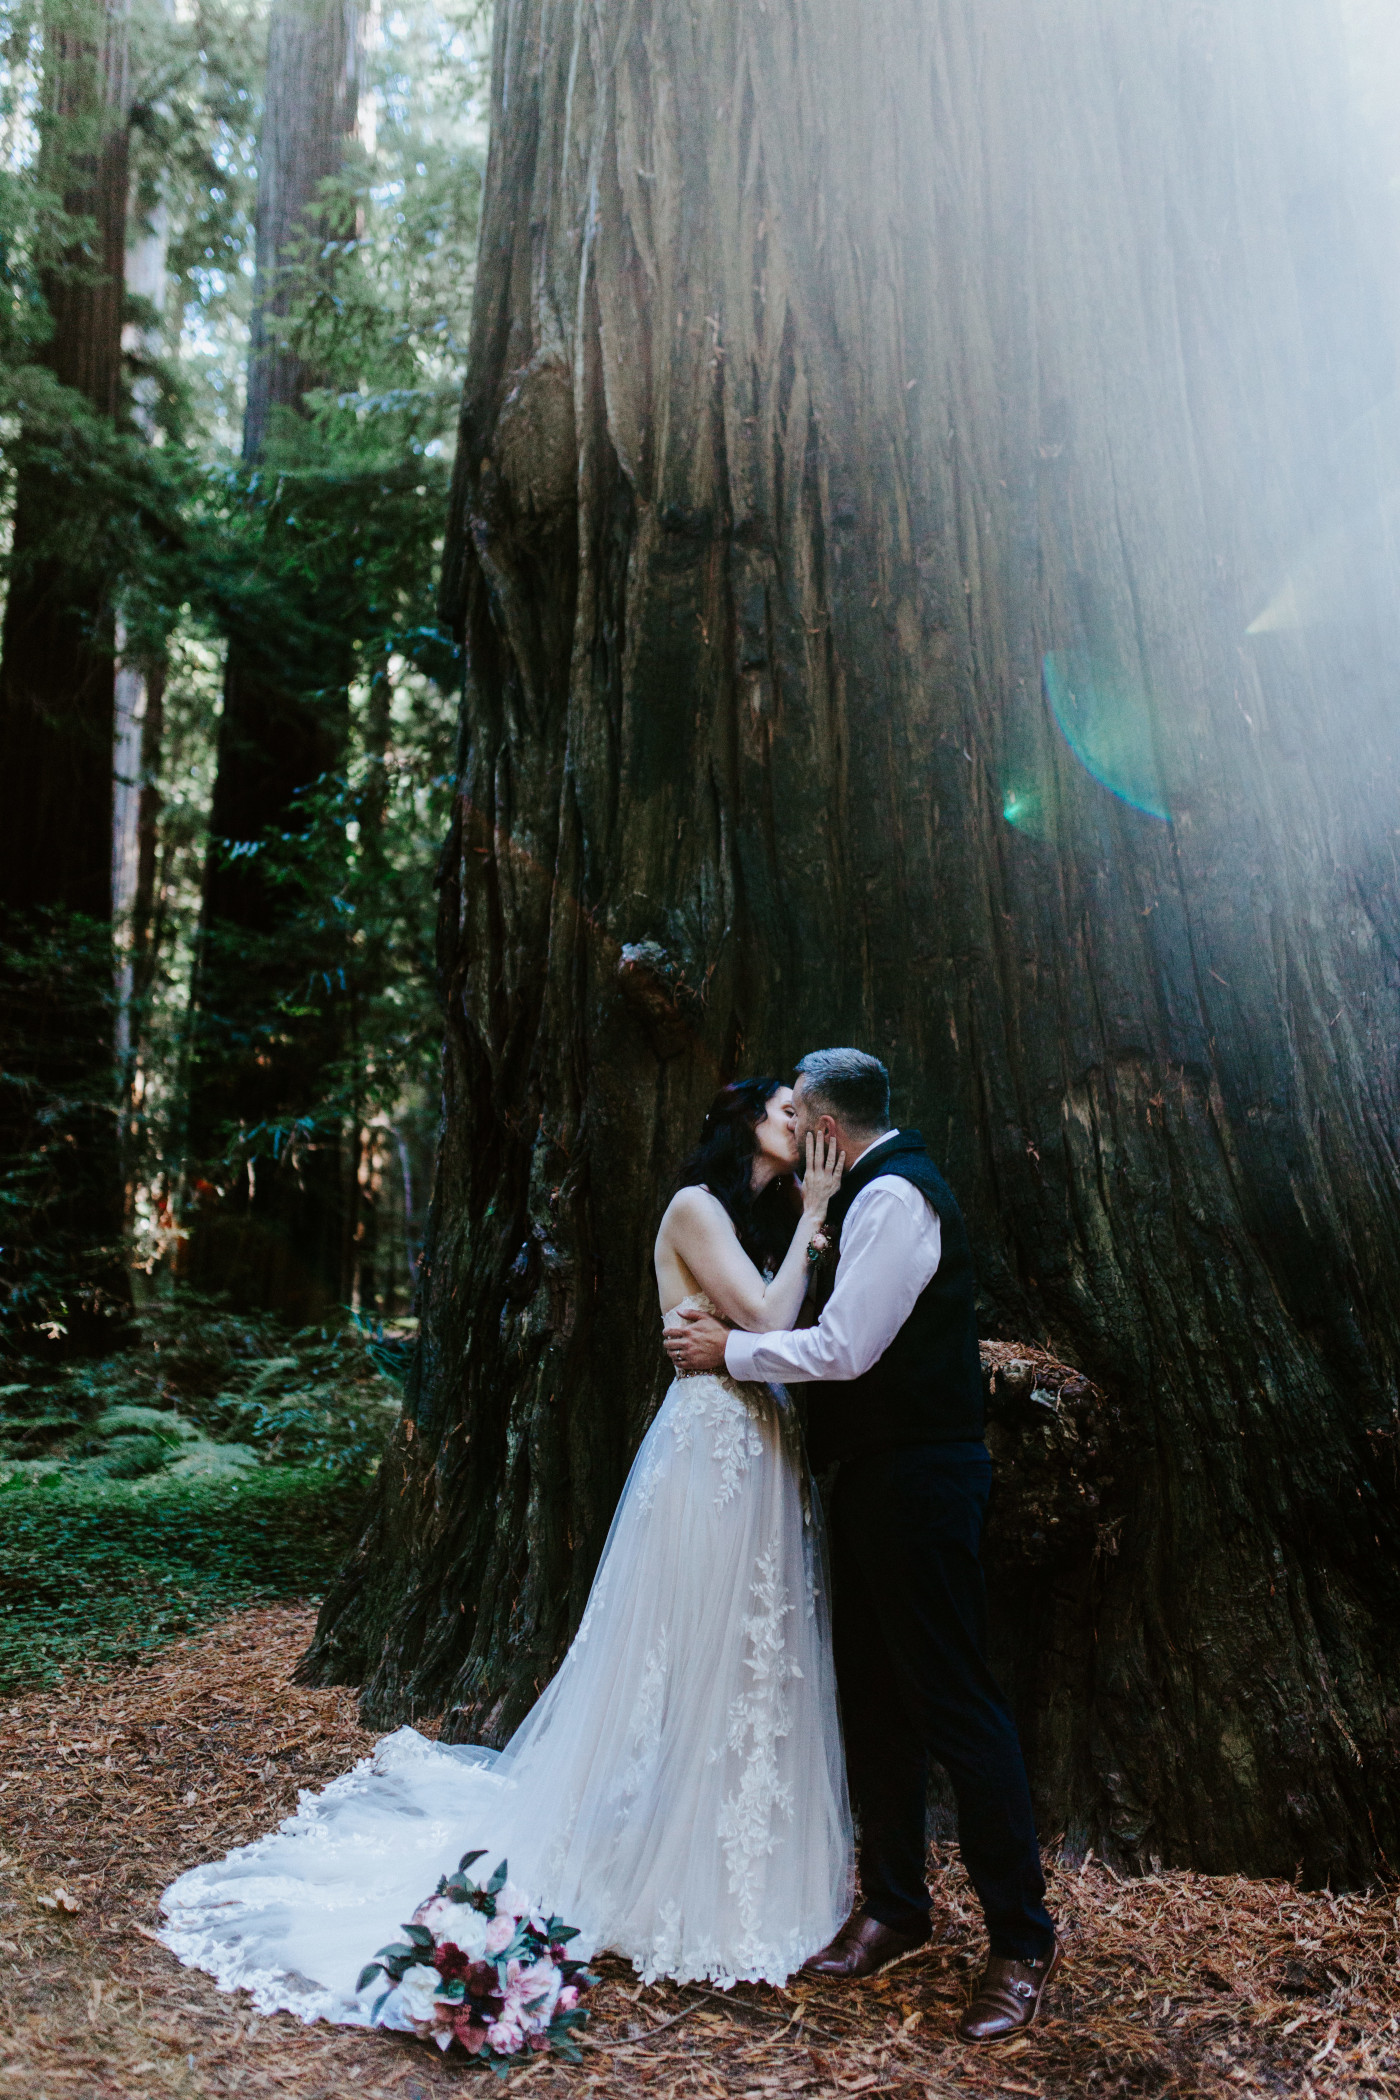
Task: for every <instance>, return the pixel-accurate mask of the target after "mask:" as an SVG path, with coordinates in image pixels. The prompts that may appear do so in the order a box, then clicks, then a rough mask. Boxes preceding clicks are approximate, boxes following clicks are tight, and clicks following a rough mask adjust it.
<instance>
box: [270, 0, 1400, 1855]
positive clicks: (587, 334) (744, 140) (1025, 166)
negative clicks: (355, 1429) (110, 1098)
mask: <svg viewBox="0 0 1400 2100" xmlns="http://www.w3.org/2000/svg"><path fill="white" fill-rule="evenodd" d="M495 68H496V71H495V106H494V130H493V138H492V147H491V162H490V172H489V177H488V185H487V200H486V212H485V218H484V223H483V230H482V242H481V262H480V274H479V280H478V290H477V307H476V316H475V323H474V336H473V345H472V361H471V368H470V372H469V375H468V381H467V389H466V398H465V403H464V408H463V417H462V434H461V446H460V451H459V455H458V458H459V471H458V477H457V485H456V490H455V494H454V499H453V514H452V521H451V539H450V546H449V554H448V565H447V582H446V593H447V602H448V605H449V608H450V610H451V613H452V616H453V617H454V618H456V619H457V620H459V621H460V622H461V624H462V627H463V630H464V633H465V637H466V641H467V645H468V650H469V659H470V663H469V672H468V677H467V684H466V691H465V696H464V712H463V747H462V749H463V756H462V769H461V780H460V795H459V799H458V804H457V819H456V824H455V828H454V830H453V833H452V836H451V839H450V841H449V844H448V848H447V851H446V854H445V857H444V861H443V905H442V918H441V940H442V966H443V978H444V986H445V992H446V1001H447V1046H446V1063H445V1095H444V1122H443V1130H442V1145H441V1155H440V1162H439V1168H438V1181H437V1190H436V1196H435V1203H434V1212H433V1224H432V1231H431V1241H430V1246H429V1250H428V1255H427V1278H426V1282H425V1284H424V1287H423V1304H422V1311H423V1344H422V1350H421V1355H420V1360H419V1364H418V1369H417V1374H416V1378H415V1380H414V1383H413V1386H412V1389H411V1393H410V1398H409V1403H408V1407H407V1410H406V1416H405V1421H404V1424H403V1428H402V1431H401V1434H400V1437H399V1440H398V1441H397V1443H396V1445H395V1446H394V1448H393V1451H392V1453H391V1456H390V1459H389V1461H388V1462H387V1463H386V1466H385V1468H384V1472H383V1476H382V1484H381V1492H380V1495H379V1499H378V1502H377V1505H376V1508H375V1511H374V1514H373V1518H372V1521H371V1523H370V1526H369V1529H368V1531H367V1533H366V1535H365V1538H364V1540H363V1542H362V1545H361V1547H360V1549H359V1551H358V1553H357V1555H356V1557H355V1559H354V1561H353V1562H352V1564H351V1566H350V1567H349V1568H348V1569H347V1571H346V1573H345V1574H344V1576H343V1577H342V1579H341V1581H340V1583H339V1585H338V1586H337V1588H336V1590H335V1592H334V1594H333V1595H332V1597H331V1598H330V1599H329V1600H328V1602H327V1604H326V1607H325V1609H324V1611H323V1615H322V1620H321V1626H320V1629H319V1633H318V1638H317V1643H316V1645H315V1647H314V1648H313V1651H312V1654H311V1656H310V1657H309V1658H308V1664H307V1668H308V1669H310V1670H312V1671H316V1672H319V1673H320V1674H321V1675H322V1676H324V1677H335V1676H339V1677H341V1678H349V1679H359V1680H361V1681H363V1683H364V1705H365V1710H366V1713H367V1714H368V1715H369V1716H370V1717H371V1718H372V1719H374V1720H375V1721H389V1720H391V1719H393V1718H396V1717H399V1716H402V1715H405V1714H411V1713H415V1712H433V1711H437V1710H442V1709H446V1713H447V1720H446V1728H447V1732H448V1733H449V1734H450V1735H452V1736H454V1737H457V1738H463V1737H471V1736H485V1737H487V1738H489V1739H499V1738H500V1737H501V1735H502V1734H503V1733H504V1731H506V1730H507V1729H508V1728H509V1727H510V1725H511V1724H512V1723H513V1722H514V1721H515V1720H516V1719H518V1717H519V1716H520V1714H521V1712H522V1711H523V1709H524V1708H525V1706H526V1705H527V1703H528V1702H529V1701H530V1700H531V1699H532V1698H533V1696H534V1694H535V1691H536V1689H537V1687H538V1686H539V1685H540V1684H541V1683H542V1682H543V1681H544V1679H545V1678H546V1677H547V1675H548V1673H549V1671H550V1669H551V1668H552V1667H553V1665H554V1664H555V1662H556V1661H557V1659H558V1657H559V1655H560V1653H561V1650H562V1647H563V1645H564V1643H565V1642H566V1640H567V1638H568V1635H569V1632H570V1629H571V1628H572V1626H573V1625H574V1624H575V1623H576V1621H577V1618H578V1615H579V1612H580V1609H581V1607H582V1604H583V1600H584V1597H585V1593H586V1591H587V1588H588V1583H589V1577H590V1574H591V1572H592V1569H593V1567H594V1565H595V1562H596V1559H597V1555H598V1553H599V1550H600V1548H601V1545H602V1541H603V1538H604V1534H605V1531H606V1527H607V1524H608V1521H609V1518H610V1515H611V1512H612V1508H613V1503H614V1499H615V1497H616V1495H617V1492H618V1489H619V1487H620V1485H621V1482H622V1479H623V1475H624V1471H625V1468H626V1465H627V1462H628V1459H629V1457H630V1454H631V1453H632V1451H633V1450H634V1448H635V1446H636V1443H637V1441H638V1438H639V1436H640V1434H641V1432H642V1429H643V1427H644V1425H645V1423H646V1421H647V1420H648V1417H649V1414H650V1412H651V1410H652V1409H653V1407H654V1406H655V1404H656V1401H657V1399H658V1396H659V1394H660V1392H661V1391H662V1389H663V1384H664V1378H665V1367H664V1363H663V1359H662V1357H661V1354H660V1350H659V1343H658V1318H657V1307H656V1299H655V1291H654V1286H653V1283H652V1278H651V1273H650V1260H649V1256H650V1248H651V1242H652V1236H653V1232H654V1229H655V1224H656V1219H657V1215H658V1212H659V1210H660V1208H661V1206H662V1203H663V1201H664V1199H665V1195H666V1191H667V1184H668V1177H669V1176H670V1175H671V1173H672V1172H673V1170H674V1168H675V1165H676V1163H677V1161H678V1158H679V1157H680V1155H681V1153H682V1150H683V1149H684V1147H685V1145H686V1144H687V1142H688V1140H689V1139H690V1138H691V1137H692V1135H693V1133H694V1132H695V1130H696V1127H697V1125H698V1122H699V1119H700V1115H701V1112H702V1110H703V1107H704V1105H705V1102H706V1100H707V1097H708V1096H709V1094H710V1093H711V1091H712V1089H713V1088H714V1086H715V1085H716V1083H717V1081H719V1080H721V1079H724V1078H727V1077H728V1076H729V1074H730V1073H732V1072H734V1071H736V1070H742V1071H748V1072H753V1071H786V1070H788V1069H789V1068H790V1064H791V1060H792V1059H793V1058H794V1057H795V1056H796V1055H797V1054H798V1053H800V1052H801V1051H803V1050H805V1049H807V1048H809V1047H811V1046H813V1045H815V1044H821V1043H833V1042H836V1043H841V1042H856V1043H860V1044H863V1045H866V1046H868V1047H870V1048H872V1049H876V1050H879V1051H881V1052H883V1053H884V1054H885V1055H886V1056H887V1057H888V1060H889V1062H890V1064H891V1067H892V1071H893V1076H894V1086H895V1105H896V1113H897V1115H898V1117H899V1118H900V1120H901V1121H903V1122H905V1123H917V1124H919V1125H920V1126H921V1127H922V1129H923V1130H924V1132H925V1134H926V1136H927V1138H928V1139H929V1141H930V1143H931V1145H932V1147H933V1150H934V1151H935V1153H936V1155H937V1156H938V1157H939V1159H940V1160H941V1161H942V1162H943V1164H944V1165H945V1167H946V1169H947V1171H948V1173H949V1176H950V1178H951V1180H952V1181H953V1183H954V1185H955V1187H956V1188H957V1189H958V1191H959V1193H960V1195H961V1197H962V1199H963V1201H964V1203H965V1205H966V1208H967V1211H968V1215H969V1220H970V1223H971V1226H972V1230H973V1233H974V1238H975V1242H976V1245H977V1249H978V1255H979V1266H980V1276H981V1282H982V1287H983V1293H984V1303H983V1308H982V1310H983V1322H984V1332H985V1333H987V1334H988V1335H989V1336H993V1337H996V1336H1000V1337H1003V1338H1005V1339H1020V1340H1021V1341H1023V1342H1025V1343H1041V1344H1044V1345H1047V1346H1048V1347H1049V1348H1050V1350H1051V1351H1052V1352H1053V1353H1054V1354H1056V1355H1058V1356H1059V1357H1061V1358H1068V1359H1071V1360H1073V1361H1075V1362H1077V1363H1078V1364H1079V1365H1081V1366H1082V1368H1083V1369H1084V1370H1085V1371H1086V1372H1087V1373H1089V1374H1090V1376H1091V1377H1092V1378H1093V1379H1094V1380H1095V1381H1096V1382H1097V1383H1098V1385H1099V1386H1100V1387H1102V1389H1103V1391H1104V1392H1105V1393H1106V1394H1107V1396H1108V1398H1107V1400H1106V1401H1104V1403H1103V1404H1102V1405H1100V1406H1096V1407H1095V1408H1089V1409H1082V1410H1081V1411H1080V1415H1079V1417H1076V1414H1075V1409H1074V1407H1073V1405H1072V1404H1071V1403H1070V1402H1069V1401H1068V1400H1066V1401H1064V1402H1062V1404H1061V1406H1060V1407H1059V1409H1057V1410H1052V1409H1050V1408H1048V1407H1047V1406H1046V1405H1045V1404H1044V1402H1043V1401H1034V1400H1032V1399H1030V1398H1029V1397H1027V1396H1026V1393H1025V1381H1024V1380H1023V1381H1022V1383H1021V1388H1020V1390H1021V1395H1022V1397H1021V1398H1020V1399H1019V1400H1010V1399H1009V1400H1007V1401H1006V1403H1005V1408H1004V1411H1003V1412H1002V1413H1001V1415H1000V1416H999V1419H998V1422H997V1427H996V1441H997V1446H998V1449H999V1450H1000V1451H1001V1452H1002V1454H1003V1456H1004V1458H1005V1460H1006V1468H1007V1469H1006V1472H1005V1474H1004V1478H1003V1483H1002V1489H1001V1506H1000V1511H999V1514H998V1517H997V1519H996V1521H995V1523H994V1526H993V1532H992V1536H991V1539H990V1542H989V1549H988V1551H989V1560H990V1564H991V1574H992V1581H993V1589H994V1600H995V1611H996V1618H997V1641H998V1649H999V1654H1000V1658H1001V1665H1002V1667H1003V1669H1004V1670H1005V1671H1006V1673H1007V1675H1008V1677H1009V1678H1010V1681H1011V1687H1012V1689H1013V1690H1014V1693H1015V1696H1016V1701H1017V1705H1018V1710H1019V1712H1020V1714H1021V1717H1022V1723H1023V1727H1024V1730H1025V1734H1026V1739H1027V1745H1028V1749H1029V1752H1030V1756H1031V1761H1032V1764H1033V1768H1034V1776H1035V1783H1036V1786H1037V1789H1038V1794H1039V1799H1040V1803H1041V1812H1042V1820H1043V1827H1044V1828H1045V1830H1046V1834H1047V1835H1053V1834H1055V1833H1056V1832H1059V1831H1066V1832H1067V1833H1068V1834H1069V1835H1070V1837H1071V1839H1072V1840H1075V1841H1077V1842H1079V1843H1081V1844H1082V1843H1084V1842H1086V1841H1091V1842H1092V1843H1094V1844H1095V1845H1096V1846H1098V1847H1100V1848H1101V1849H1103V1850H1106V1851H1108V1852H1109V1853H1110V1855H1113V1856H1117V1857H1119V1858H1125V1859H1127V1860H1129V1861H1133V1860H1140V1859H1141V1860H1145V1859H1146V1858H1148V1857H1150V1856H1151V1855H1153V1854H1158V1855H1160V1856H1161V1857H1162V1858H1164V1859H1167V1860H1173V1861H1178V1862H1194V1863H1195V1864H1197V1865H1198V1866H1201V1867H1203V1868H1210V1869H1217V1870H1224V1869H1247V1870H1251V1871H1255V1872H1279V1873H1287V1874H1292V1873H1293V1872H1294V1870H1295V1868H1296V1867H1298V1866H1299V1865H1300V1864H1301V1866H1302V1868H1303V1870H1304V1871H1305V1872H1306V1873H1307V1874H1309V1875H1312V1876H1322V1875H1325V1874H1327V1875H1332V1876H1337V1877H1350V1878H1358V1877H1363V1876H1365V1875H1366V1874H1367V1873H1369V1872H1370V1871H1371V1870H1372V1868H1373V1867H1374V1866H1375V1865H1376V1864H1377V1862H1378V1860H1379V1859H1380V1857H1381V1854H1382V1852H1384V1853H1385V1854H1387V1855H1388V1856H1389V1858H1390V1859H1392V1860H1393V1859H1395V1858H1396V1857H1400V1852H1397V1849H1396V1848H1397V1845H1400V1773H1397V1762H1396V1759H1397V1748H1398V1747H1400V1656H1398V1655H1397V1648H1396V1643H1395V1638H1394V1628H1395V1624H1396V1613H1397V1607H1400V1584H1397V1580H1396V1569H1397V1543H1398V1541H1397V1522H1396V1488H1397V1452H1398V1451H1400V1444H1397V1414H1396V1360H1397V1342H1400V1183H1398V1182H1397V1174H1396V1167H1397V1141H1398V1140H1400V1126H1398V1124H1397V1100H1396V1047H1395V1046H1396V1044H1397V1042H1400V1012H1397V989H1398V988H1400V987H1398V985H1397V978H1398V976H1400V954H1397V941H1396V928H1397V923H1400V922H1398V921H1397V888H1396V865H1395V850H1394V836H1393V827H1394V824H1395V821H1396V820H1395V814H1394V813H1395V808H1396V803H1395V799H1394V796H1395V786H1396V738H1395V734H1394V731H1393V728H1392V726H1391V722H1392V720H1393V716H1392V715H1391V712H1390V710H1391V705H1392V703H1391V699H1390V694H1391V692H1392V690H1393V680H1394V676H1395V672H1396V668H1397V661H1398V660H1400V647H1398V646H1397V644H1400V630H1398V629H1397V624H1396V619H1395V614H1394V606H1393V603H1392V602H1391V599H1392V596H1393V593H1392V592H1391V588H1390V584H1389V576H1388V568H1387V561H1386V554H1387V550H1388V546H1389V545H1391V544H1393V541H1392V540H1391V538H1390V527H1391V523H1392V520H1393V518H1394V511H1395V501H1396V499H1395V495H1394V491H1395V489H1396V487H1397V485H1400V457H1398V456H1397V453H1396V449H1395V430H1394V416H1393V402H1394V398H1395V397H1394V394H1393V392H1392V389H1393V388H1394V386H1395V373H1394V369H1393V346H1394V342H1395V334H1396V331H1395V310H1394V290H1393V287H1394V283H1395V274H1396V273H1395V244H1394V240H1393V227H1392V225H1391V222H1390V219H1389V217H1388V216H1387V213H1388V210H1389V207H1388V206H1386V205H1385V204H1384V203H1383V201H1382V199H1381V196H1380V191H1379V185H1378V184H1372V183H1371V181H1370V177H1369V175H1368V171H1367V168H1366V166H1365V163H1364V157H1363V156H1364V151H1365V145H1366V141H1365V136H1364V131H1363V129H1362V127H1361V126H1360V124H1359V123H1358V121H1357V119H1356V115H1355V112H1354V110H1353V108H1352V106H1351V102H1350V99H1349V98H1350V92H1351V89H1350V84H1349V83H1350V79H1351V75H1349V74H1348V73H1347V72H1346V71H1345V70H1344V46H1343V42H1342V38H1341V31H1340V25H1339V20H1338V16H1337V14H1336V12H1335V10H1334V8H1333V6H1332V5H1331V4H1330V0H1268V4H1267V5H1265V4H1264V0H1238V4H1237V5H1235V6H1233V7H1231V8H1228V9H1223V10H1222V9H1202V8H1200V7H1198V6H1196V5H1194V4H1187V0H1165V4H1163V0H1081V4H1076V5H1074V6H1058V5H1055V6H1050V7H1046V6H1043V5H1038V4H1033V0H917V4H916V0H889V4H888V5H885V6H882V7H880V8H878V9H870V10H862V11H861V12H860V14H859V20H858V23H857V20H856V18H855V17H853V15H852V12H851V10H850V9H849V8H846V7H842V6H838V5H836V4H835V0H804V4H803V5H802V6H800V7H798V6H795V5H791V4H789V0H767V4H766V5H764V4H762V0H756V4H751V5H745V6H742V7H741V6H737V5H733V4H729V0H700V4H696V5H686V6H682V5H679V4H677V0H602V4H600V5H596V6H584V5H582V4H577V5H575V4H564V0H503V4H502V6H501V9H500V16H499V23H498V30H497V40H496V56H495ZM1011 1384H1012V1385H1013V1386H1014V1384H1015V1381H1014V1380H1013V1381H1011ZM1000 1404H1001V1403H999V1405H1000ZM1081 1425H1082V1426H1081ZM1076 1437H1077V1439H1078V1441H1077V1442H1076ZM1028 1481H1029V1482H1030V1485H1031V1487H1033V1488H1034V1489H1035V1492H1034V1493H1032V1492H1030V1489H1029V1488H1028V1486H1027V1482H1028Z"/></svg>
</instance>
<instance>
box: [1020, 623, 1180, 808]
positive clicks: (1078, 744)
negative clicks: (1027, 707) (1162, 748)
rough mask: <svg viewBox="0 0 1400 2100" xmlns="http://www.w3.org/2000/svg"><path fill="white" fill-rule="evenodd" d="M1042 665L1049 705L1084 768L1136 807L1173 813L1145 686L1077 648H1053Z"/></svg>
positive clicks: (1099, 781) (1062, 734) (1112, 791)
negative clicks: (1154, 740) (1163, 783)
mask: <svg viewBox="0 0 1400 2100" xmlns="http://www.w3.org/2000/svg"><path fill="white" fill-rule="evenodd" d="M1042 671H1043V677H1044V683H1045V697H1046V700H1047V701H1048V702H1049V704H1050V711H1051V713H1052V714H1053V715H1054V717H1055V721H1056V723H1057V724H1058V726H1059V731H1060V734H1061V736H1062V737H1063V738H1064V740H1065V742H1066V743H1067V744H1068V745H1069V748H1070V750H1071V751H1072V752H1073V753H1074V755H1075V757H1076V758H1077V759H1078V760H1079V763H1080V765H1081V766H1083V768H1084V770H1085V772H1086V773H1089V774H1091V775H1092V776H1093V778H1094V779H1095V780H1097V781H1098V783H1099V785H1100V786H1101V787H1106V788H1107V789H1108V791H1109V793H1110V794H1111V795H1116V796H1117V797H1118V799H1119V801H1120V802H1126V803H1127V804H1128V806H1129V807H1130V808H1131V809H1137V810H1141V811H1142V813H1143V815H1144V816H1148V817H1161V818H1162V819H1163V820H1164V821H1165V820H1167V819H1169V818H1170V815H1171V811H1170V810H1169V809H1168V807H1167V798H1166V793H1165V791H1164V789H1163V787H1162V780H1161V775H1160V773H1159V771H1158V766H1157V756H1156V752H1155V750H1154V748H1153V741H1152V703H1151V701H1150V699H1149V697H1148V695H1147V694H1146V693H1145V692H1144V691H1143V689H1142V687H1141V686H1140V685H1139V684H1138V683H1137V682H1136V681H1135V680H1134V679H1132V678H1130V677H1127V676H1126V675H1125V674H1124V673H1122V672H1121V671H1118V670H1115V669H1114V668H1113V667H1112V666H1111V665H1109V664H1107V663H1105V662H1103V661H1102V660H1100V659H1098V658H1096V657H1093V656H1090V655H1089V654H1088V653H1087V652H1085V651H1081V650H1078V649H1052V650H1050V651H1049V653H1048V654H1047V655H1046V657H1045V660H1044V664H1043V667H1042Z"/></svg>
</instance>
